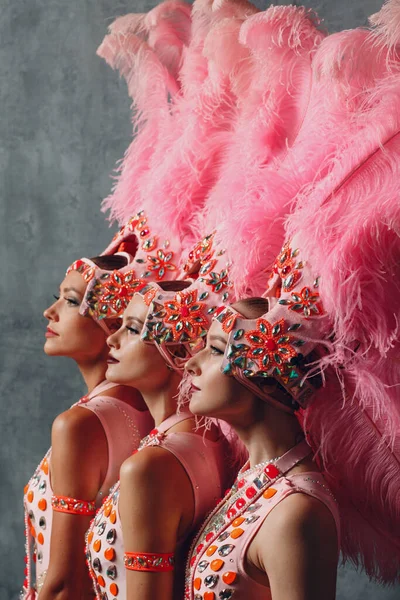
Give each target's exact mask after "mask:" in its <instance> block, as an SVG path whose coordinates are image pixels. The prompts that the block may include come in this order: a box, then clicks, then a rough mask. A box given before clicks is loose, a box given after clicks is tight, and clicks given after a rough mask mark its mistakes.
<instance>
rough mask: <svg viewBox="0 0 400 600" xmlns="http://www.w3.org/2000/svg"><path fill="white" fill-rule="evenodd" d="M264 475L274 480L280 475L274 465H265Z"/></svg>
mask: <svg viewBox="0 0 400 600" xmlns="http://www.w3.org/2000/svg"><path fill="white" fill-rule="evenodd" d="M264 473H265V474H266V475H267V476H268V477H269V478H270V479H276V478H277V477H278V476H279V475H280V471H279V469H278V468H277V467H275V465H267V466H266V467H265V469H264Z"/></svg>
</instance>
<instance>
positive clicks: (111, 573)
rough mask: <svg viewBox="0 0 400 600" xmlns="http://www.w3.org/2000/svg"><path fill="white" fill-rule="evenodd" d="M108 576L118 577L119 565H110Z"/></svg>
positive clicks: (111, 577)
mask: <svg viewBox="0 0 400 600" xmlns="http://www.w3.org/2000/svg"><path fill="white" fill-rule="evenodd" d="M107 577H109V578H110V579H117V567H116V566H115V565H112V566H111V567H108V569H107Z"/></svg>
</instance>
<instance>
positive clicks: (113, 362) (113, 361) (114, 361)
mask: <svg viewBox="0 0 400 600" xmlns="http://www.w3.org/2000/svg"><path fill="white" fill-rule="evenodd" d="M118 363H119V360H117V359H116V358H114V357H113V356H111V354H109V356H108V358H107V364H108V365H116V364H118Z"/></svg>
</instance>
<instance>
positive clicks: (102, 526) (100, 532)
mask: <svg viewBox="0 0 400 600" xmlns="http://www.w3.org/2000/svg"><path fill="white" fill-rule="evenodd" d="M106 525H107V524H106V523H105V522H103V523H100V525H99V526H98V528H97V535H103V533H104V530H105V528H106Z"/></svg>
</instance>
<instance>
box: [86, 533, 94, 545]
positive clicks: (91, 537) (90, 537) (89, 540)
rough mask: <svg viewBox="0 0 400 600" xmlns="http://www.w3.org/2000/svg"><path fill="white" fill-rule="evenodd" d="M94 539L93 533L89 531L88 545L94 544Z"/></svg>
mask: <svg viewBox="0 0 400 600" xmlns="http://www.w3.org/2000/svg"><path fill="white" fill-rule="evenodd" d="M92 539H93V531H89V533H88V536H87V541H88V544H90V543H91V542H92Z"/></svg>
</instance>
